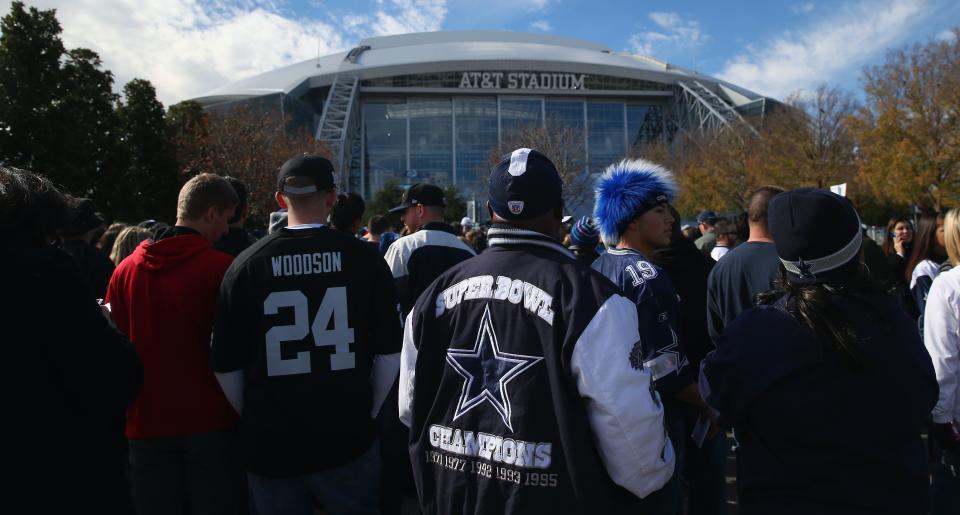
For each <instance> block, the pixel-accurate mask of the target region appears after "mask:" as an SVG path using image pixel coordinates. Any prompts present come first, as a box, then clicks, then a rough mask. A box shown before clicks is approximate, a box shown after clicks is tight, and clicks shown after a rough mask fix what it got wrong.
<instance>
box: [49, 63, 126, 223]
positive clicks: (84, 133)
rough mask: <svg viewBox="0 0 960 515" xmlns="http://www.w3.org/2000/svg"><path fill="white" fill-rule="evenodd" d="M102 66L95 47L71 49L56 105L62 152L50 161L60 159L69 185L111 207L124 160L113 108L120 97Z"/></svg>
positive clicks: (61, 175) (62, 177)
mask: <svg viewBox="0 0 960 515" xmlns="http://www.w3.org/2000/svg"><path fill="white" fill-rule="evenodd" d="M101 66H102V63H101V61H100V56H99V55H97V53H96V52H93V51H92V50H88V49H85V48H77V49H74V50H71V51H69V52H67V57H66V60H65V62H64V64H63V69H62V75H61V76H62V79H63V81H62V82H61V84H60V88H59V91H58V97H59V99H60V100H59V102H58V105H57V106H56V115H57V119H59V120H60V121H59V131H58V141H57V147H56V148H57V151H56V153H55V154H56V155H51V156H48V159H47V160H48V161H54V160H55V161H57V166H56V169H57V170H58V172H59V174H58V175H59V179H60V181H61V184H62V185H63V186H64V187H65V188H66V189H67V190H69V191H71V192H73V193H75V194H84V195H89V196H91V197H93V200H94V202H95V203H96V204H97V205H98V206H106V205H109V204H110V199H111V198H112V197H113V196H115V195H116V190H115V189H114V185H113V183H114V181H115V180H116V177H117V175H118V174H119V173H120V172H121V171H122V170H121V166H122V163H121V156H120V152H119V149H118V147H117V144H118V139H117V131H118V128H119V119H118V118H117V114H116V112H115V111H114V106H115V104H116V102H117V101H118V98H119V97H118V95H117V94H115V93H114V92H113V74H112V73H110V71H108V70H103V69H101Z"/></svg>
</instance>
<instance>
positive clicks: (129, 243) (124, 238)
mask: <svg viewBox="0 0 960 515" xmlns="http://www.w3.org/2000/svg"><path fill="white" fill-rule="evenodd" d="M151 238H153V233H152V232H150V229H146V228H144V227H139V226H136V225H134V226H131V227H127V228H125V229H124V230H122V231H120V234H119V235H117V239H116V240H115V241H114V242H113V248H112V249H111V250H110V261H113V264H114V265H119V264H120V262H121V261H123V260H124V259H126V257H127V256H129V255H130V254H133V251H134V250H136V249H137V246H138V245H140V242H142V241H143V240H149V239H151Z"/></svg>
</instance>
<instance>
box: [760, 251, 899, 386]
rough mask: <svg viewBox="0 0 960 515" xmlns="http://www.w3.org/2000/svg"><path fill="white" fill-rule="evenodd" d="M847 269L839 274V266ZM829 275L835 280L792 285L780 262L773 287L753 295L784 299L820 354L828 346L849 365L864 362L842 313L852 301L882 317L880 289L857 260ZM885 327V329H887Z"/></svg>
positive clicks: (774, 301) (785, 308) (770, 302)
mask: <svg viewBox="0 0 960 515" xmlns="http://www.w3.org/2000/svg"><path fill="white" fill-rule="evenodd" d="M847 268H848V269H849V270H848V271H847V273H843V269H847ZM836 272H839V273H832V274H831V275H835V276H837V279H834V280H830V281H827V282H822V283H816V284H794V283H791V282H790V281H789V280H787V272H786V270H785V269H784V268H783V265H780V278H779V279H778V280H777V281H776V282H775V284H774V289H773V290H770V291H768V292H764V293H760V294H757V295H756V297H755V301H756V303H757V304H758V305H774V304H777V303H778V301H780V300H781V299H783V300H784V302H783V305H782V309H783V311H784V312H785V313H787V315H789V316H790V317H792V318H793V319H795V320H796V321H798V322H800V323H801V324H803V325H804V326H806V327H807V328H808V329H810V331H811V332H812V333H813V335H814V337H815V338H816V340H817V342H818V343H819V345H820V350H821V352H820V355H821V357H822V356H823V351H824V350H826V349H830V348H832V349H833V350H835V351H836V352H837V354H838V355H839V356H840V359H841V362H843V363H844V364H846V365H848V366H851V367H860V366H862V365H864V362H863V353H862V352H861V345H862V341H861V338H860V336H859V335H858V334H857V332H856V330H855V328H854V326H853V323H852V321H851V320H849V319H848V318H847V317H846V315H845V313H847V312H848V310H847V309H845V307H846V306H849V305H852V304H856V305H860V306H865V307H866V308H867V309H868V310H870V311H873V312H874V314H875V315H876V318H877V319H879V320H883V315H882V313H883V309H882V308H881V305H880V301H881V299H882V298H883V297H884V295H886V294H885V292H884V291H883V289H882V288H881V287H880V286H879V285H878V284H877V283H876V282H874V281H873V280H872V279H871V278H870V276H869V272H868V271H867V269H866V267H865V266H864V265H863V263H862V256H861V259H858V260H857V261H854V262H852V263H848V264H846V265H844V266H843V267H842V268H841V269H838V270H837V271H836ZM888 330H889V328H888Z"/></svg>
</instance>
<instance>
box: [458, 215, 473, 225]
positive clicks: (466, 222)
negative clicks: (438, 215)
mask: <svg viewBox="0 0 960 515" xmlns="http://www.w3.org/2000/svg"><path fill="white" fill-rule="evenodd" d="M460 225H473V219H472V218H470V217H469V216H465V217H463V218H461V219H460Z"/></svg>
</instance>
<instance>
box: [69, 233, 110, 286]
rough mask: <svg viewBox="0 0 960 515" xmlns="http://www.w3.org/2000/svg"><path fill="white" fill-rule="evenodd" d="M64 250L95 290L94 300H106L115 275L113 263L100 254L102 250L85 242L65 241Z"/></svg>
mask: <svg viewBox="0 0 960 515" xmlns="http://www.w3.org/2000/svg"><path fill="white" fill-rule="evenodd" d="M63 250H64V251H65V252H66V253H67V254H70V256H71V257H73V260H74V262H76V264H77V267H78V268H79V269H80V275H81V276H83V278H84V280H85V281H86V282H87V284H89V285H90V288H91V289H92V290H93V298H94V299H102V298H104V296H106V294H107V284H109V283H110V276H111V275H113V269H114V265H113V261H110V258H109V257H107V256H106V255H105V254H104V253H103V252H100V249H98V248H97V247H94V246H93V245H91V244H89V243H87V242H85V241H83V240H65V241H64V242H63Z"/></svg>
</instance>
